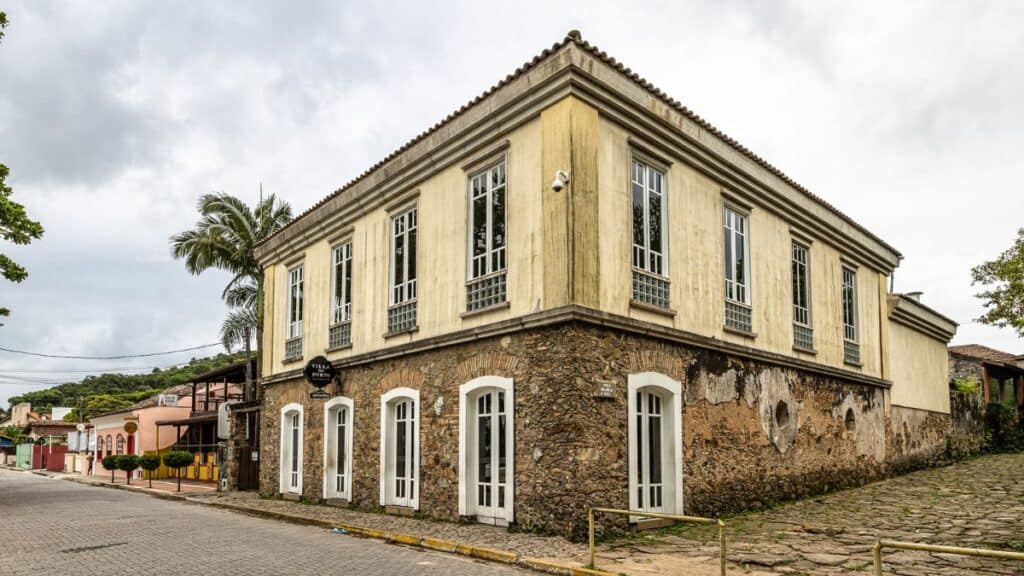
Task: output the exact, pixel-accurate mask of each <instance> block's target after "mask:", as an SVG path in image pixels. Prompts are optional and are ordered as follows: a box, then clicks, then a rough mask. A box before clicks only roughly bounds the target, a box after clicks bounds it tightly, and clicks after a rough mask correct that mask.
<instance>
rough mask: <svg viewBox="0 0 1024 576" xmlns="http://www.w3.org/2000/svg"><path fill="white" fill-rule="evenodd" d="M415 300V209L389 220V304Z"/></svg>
mask: <svg viewBox="0 0 1024 576" xmlns="http://www.w3.org/2000/svg"><path fill="white" fill-rule="evenodd" d="M414 298H416V208H411V209H409V210H407V211H406V212H403V213H401V214H399V215H398V216H395V217H394V218H392V219H391V303H392V304H401V303H402V302H408V301H409V300H412V299H414Z"/></svg>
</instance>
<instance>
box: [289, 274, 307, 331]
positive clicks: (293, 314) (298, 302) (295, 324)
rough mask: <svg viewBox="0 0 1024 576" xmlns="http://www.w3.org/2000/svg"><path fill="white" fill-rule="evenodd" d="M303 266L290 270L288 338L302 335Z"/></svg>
mask: <svg viewBox="0 0 1024 576" xmlns="http://www.w3.org/2000/svg"><path fill="white" fill-rule="evenodd" d="M303 273H304V272H303V266H296V267H295V268H292V269H291V270H289V271H288V339H289V340H290V339H292V338H299V337H301V336H302V314H303V301H302V299H303V284H304V280H303Z"/></svg>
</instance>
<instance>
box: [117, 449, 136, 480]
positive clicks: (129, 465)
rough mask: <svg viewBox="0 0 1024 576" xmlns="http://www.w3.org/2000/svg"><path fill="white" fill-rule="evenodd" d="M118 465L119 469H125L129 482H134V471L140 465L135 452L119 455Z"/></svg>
mask: <svg viewBox="0 0 1024 576" xmlns="http://www.w3.org/2000/svg"><path fill="white" fill-rule="evenodd" d="M116 466H117V469H118V470H124V471H125V476H127V478H128V483H129V484H131V483H132V472H135V469H136V468H138V467H139V457H138V456H136V455H135V454H125V455H122V456H118V457H117V462H116Z"/></svg>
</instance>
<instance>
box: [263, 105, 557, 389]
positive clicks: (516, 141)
mask: <svg viewBox="0 0 1024 576" xmlns="http://www.w3.org/2000/svg"><path fill="white" fill-rule="evenodd" d="M540 124H541V122H540V119H539V118H538V119H535V120H533V121H530V122H528V123H526V124H524V125H523V126H521V127H519V128H517V129H516V130H514V131H513V132H511V133H510V134H509V135H508V140H509V145H508V147H507V149H506V152H505V154H506V162H507V164H506V169H507V174H508V176H507V182H508V189H507V204H508V206H507V218H506V221H507V229H506V234H507V243H506V245H507V263H508V277H507V278H508V282H509V284H508V300H509V307H508V308H505V309H499V310H495V311H492V312H488V313H485V314H482V315H477V316H472V317H467V318H462V317H461V316H460V314H462V313H463V312H464V311H465V310H466V288H465V286H466V278H467V275H466V270H467V248H468V247H467V231H466V226H467V211H468V200H467V194H468V177H469V175H470V174H469V173H467V172H466V171H465V170H464V169H463V167H462V166H461V165H456V166H450V167H448V168H446V169H445V170H443V171H441V172H440V173H438V174H436V175H435V176H433V177H432V178H430V179H429V180H427V181H426V182H424V183H422V184H420V185H418V186H416V188H415V190H418V191H419V193H418V195H416V194H414V192H415V190H410V191H409V192H410V194H413V195H414V196H415V198H413V199H411V201H410V202H403V203H401V205H399V206H389V207H390V208H392V210H391V211H390V212H389V211H388V210H387V209H385V208H381V209H378V210H375V211H373V212H371V213H369V214H366V215H364V216H362V217H360V218H359V219H358V220H356V221H355V222H354V223H352V225H351V234H349V235H344V236H339V237H337V238H333V239H327V238H321V239H318V240H316V241H315V242H314V243H312V244H311V245H309V246H308V247H307V248H306V249H305V250H304V251H303V253H304V255H303V256H301V257H300V258H299V259H298V260H296V259H294V258H293V259H290V260H288V261H286V262H280V263H278V264H275V265H273V266H271V267H270V268H271V269H272V270H271V272H272V273H270V274H268V275H267V284H268V300H267V301H268V302H271V303H272V308H273V309H272V310H268V316H267V317H268V318H269V319H270V323H271V326H270V327H269V329H268V330H267V331H266V332H267V333H266V334H265V335H264V342H265V344H266V345H267V346H268V348H267V349H269V350H271V352H272V355H271V357H270V358H269V361H267V362H265V365H264V368H263V373H264V375H269V374H273V373H277V372H282V371H285V370H290V369H294V368H296V367H301V366H302V363H300V362H295V363H288V364H282V362H281V359H282V358H283V357H284V347H285V334H286V333H287V330H286V326H287V316H286V301H287V294H288V286H287V283H288V270H289V269H291V268H293V267H294V266H295V265H296V264H297V263H298V262H300V261H301V262H302V263H303V265H304V266H305V299H306V307H305V317H304V320H303V322H304V326H303V328H304V333H305V335H304V338H305V340H304V342H303V357H304V359H305V360H308V359H310V358H312V357H313V356H316V355H318V354H324V352H325V349H326V347H327V343H328V329H329V323H330V290H331V250H332V248H333V246H335V245H337V244H339V243H341V242H342V241H344V240H345V239H347V238H351V239H352V252H353V254H352V269H353V284H352V306H353V308H352V347H351V348H349V349H346V350H340V351H335V352H331V353H328V354H327V357H328V358H330V359H332V360H334V359H338V358H343V357H346V356H349V355H353V354H360V353H363V352H367V351H371V350H378V349H381V348H385V347H390V346H395V345H398V344H404V343H407V342H410V341H413V340H420V339H424V338H429V337H431V336H437V335H438V334H443V333H446V332H451V331H454V330H460V329H466V328H473V327H476V326H480V325H483V324H488V323H491V322H496V321H500V320H504V319H507V318H510V317H514V316H521V315H523V314H527V313H530V312H533V311H535V310H536V309H537V307H538V306H540V305H541V302H542V299H543V281H542V277H543V269H542V266H543V258H542V257H541V249H542V237H543V234H542V233H543V230H542V225H541V223H542V216H541V189H542V186H541V174H540V165H541V160H540V151H541V144H540ZM481 167H483V166H481ZM413 203H415V204H416V205H417V210H418V218H417V277H418V281H417V284H418V288H417V291H418V298H417V302H418V304H417V306H418V310H417V315H418V317H417V320H418V325H419V329H418V330H417V331H416V332H414V333H411V334H403V335H398V336H394V337H391V338H387V339H385V338H384V334H385V332H387V308H388V278H389V270H388V253H389V237H388V227H389V219H390V216H392V215H395V214H397V213H398V212H399V211H401V210H402V209H404V207H406V206H410V205H412V204H413Z"/></svg>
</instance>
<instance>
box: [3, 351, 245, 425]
mask: <svg viewBox="0 0 1024 576" xmlns="http://www.w3.org/2000/svg"><path fill="white" fill-rule="evenodd" d="M244 357H245V353H244V352H239V353H237V354H218V355H216V356H210V357H208V358H198V359H196V358H193V359H192V360H191V361H190V362H189V363H188V364H187V365H185V366H181V367H179V368H167V369H164V370H161V369H159V368H154V369H153V371H152V372H150V373H149V374H130V375H129V374H101V375H99V376H89V377H87V378H85V379H84V380H82V381H81V382H68V383H66V384H60V385H59V386H54V387H53V388H47V389H46V390H37V391H35V392H28V393H26V394H22V395H21V396H12V397H11V398H10V399H9V400H8V402H10V405H11V406H14V405H15V404H18V403H19V402H31V403H32V411H33V412H36V413H39V414H47V413H49V412H50V408H52V407H54V406H68V407H72V408H74V407H75V402H76V400H77V399H78V398H81V399H82V404H83V406H82V413H83V416H84V418H85V419H89V418H91V417H93V416H95V415H97V414H103V413H106V412H112V411H114V410H119V409H121V408H127V407H129V406H131V405H132V404H134V403H136V402H138V401H140V400H143V399H145V398H148V397H149V396H152V395H153V394H158V393H160V392H162V391H164V390H166V389H167V388H170V387H171V386H177V385H179V384H184V383H186V382H189V381H191V380H192V378H193V377H195V376H196V375H199V374H202V373H204V372H209V371H210V370H216V369H217V368H221V367H224V366H227V365H229V364H233V363H235V362H241V361H242V360H243V359H244ZM77 419H78V413H77V411H76V410H72V411H71V414H69V415H68V416H67V417H66V418H65V420H70V421H75V420H77Z"/></svg>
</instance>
